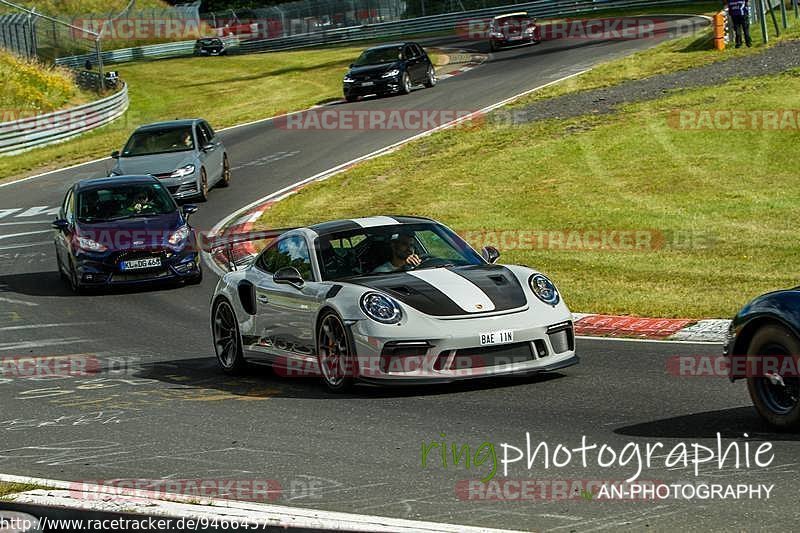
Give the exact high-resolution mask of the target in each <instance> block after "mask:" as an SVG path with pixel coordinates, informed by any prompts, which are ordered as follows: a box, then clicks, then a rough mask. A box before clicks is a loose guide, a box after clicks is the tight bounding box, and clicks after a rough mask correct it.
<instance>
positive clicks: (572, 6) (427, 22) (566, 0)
mask: <svg viewBox="0 0 800 533" xmlns="http://www.w3.org/2000/svg"><path fill="white" fill-rule="evenodd" d="M693 3H694V2H693V1H692V0H535V1H533V2H526V3H521V4H512V5H505V6H500V7H491V8H486V9H477V10H472V11H458V12H453V13H447V14H444V15H433V16H428V17H419V18H413V19H407V20H399V21H394V22H383V23H377V24H368V25H364V26H351V27H345V28H333V29H326V30H320V31H316V32H311V33H304V34H299V35H292V36H289V37H277V38H272V39H253V40H242V41H239V42H238V44H237V40H231V41H230V42H229V46H230V47H232V49H231V50H230V52H231V53H241V54H248V53H257V52H271V51H278V50H292V49H298V48H306V47H311V46H320V45H326V44H336V43H346V42H357V41H365V40H370V39H384V38H386V39H389V38H394V37H401V36H405V35H421V34H426V33H436V32H441V31H447V30H455V28H456V25H457V24H458V23H459V22H464V21H468V20H470V19H484V18H490V17H493V16H495V15H499V14H501V13H508V12H512V11H528V12H529V13H531V14H533V15H534V16H536V17H539V18H553V17H564V16H570V15H577V14H585V13H591V12H593V11H600V10H608V9H627V8H634V9H635V8H640V7H653V6H656V7H657V6H672V5H691V4H693ZM193 51H194V41H181V42H175V43H169V44H159V45H151V46H140V47H136V48H124V49H120V50H110V51H107V52H103V54H102V56H103V62H104V63H121V62H126V61H135V60H137V59H145V58H147V59H163V58H170V57H186V56H189V55H191V54H192V52H193ZM91 57H92V56H91V55H90V54H87V55H80V56H72V57H62V58H58V59H57V60H56V64H58V65H63V66H69V67H73V68H77V67H80V66H81V65H83V64H84V63H85V61H86V60H87V59H91Z"/></svg>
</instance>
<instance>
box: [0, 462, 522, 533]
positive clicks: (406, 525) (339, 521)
mask: <svg viewBox="0 0 800 533" xmlns="http://www.w3.org/2000/svg"><path fill="white" fill-rule="evenodd" d="M0 481H6V482H9V483H26V484H34V485H39V486H43V487H51V488H48V489H36V490H30V491H26V492H22V493H17V494H12V495H8V496H6V497H5V498H6V499H7V500H8V501H12V502H14V503H23V504H32V505H44V506H48V507H61V508H66V509H79V510H85V511H104V512H112V513H117V512H118V513H125V514H128V513H131V514H140V515H145V516H158V517H163V518H173V519H180V518H184V519H192V520H195V521H200V520H207V521H209V522H211V521H213V520H216V521H218V522H220V521H228V522H233V523H235V524H238V525H239V526H240V527H242V529H249V528H263V529H267V528H273V527H283V528H287V530H288V529H291V528H302V529H319V530H326V531H375V532H390V531H396V532H403V533H406V532H408V533H410V532H420V533H428V532H430V533H434V532H440V531H441V532H452V533H456V532H462V531H463V532H466V533H479V532H484V531H485V532H497V533H500V532H508V531H511V530H503V529H488V528H483V527H470V526H463V525H457V524H448V523H443V522H427V521H422V520H408V519H401V518H389V517H384V516H374V515H362V514H355V513H344V512H336V511H321V510H315V509H306V508H302V507H289V506H284V505H273V504H267V503H256V502H242V501H236V500H227V499H219V498H208V499H206V498H202V499H201V500H200V501H199V502H198V499H197V497H195V496H188V495H181V494H174V495H173V494H169V495H167V494H164V495H163V497H162V495H161V494H159V498H152V497H146V496H145V495H144V494H142V491H137V490H135V489H121V488H118V487H104V486H97V485H95V486H92V485H86V484H84V483H73V482H69V481H58V480H52V479H38V478H28V477H21V476H10V475H3V474H0ZM243 524H248V525H249V527H246V526H243ZM0 529H2V528H0ZM233 529H236V528H235V527H233Z"/></svg>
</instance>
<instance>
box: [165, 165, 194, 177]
mask: <svg viewBox="0 0 800 533" xmlns="http://www.w3.org/2000/svg"><path fill="white" fill-rule="evenodd" d="M192 174H194V165H186V166H185V167H181V168H179V169H178V170H176V171H175V172H173V173H172V174H170V175H169V177H170V178H182V177H184V176H191V175H192Z"/></svg>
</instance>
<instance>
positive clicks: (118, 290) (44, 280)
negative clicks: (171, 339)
mask: <svg viewBox="0 0 800 533" xmlns="http://www.w3.org/2000/svg"><path fill="white" fill-rule="evenodd" d="M182 287H183V284H181V283H180V282H169V283H167V282H162V283H149V284H144V285H134V286H130V287H113V288H109V289H103V290H98V289H93V290H87V291H86V294H84V295H80V296H78V295H76V294H75V293H74V292H72V290H71V289H70V288H69V287H67V285H66V283H64V282H63V281H62V280H61V278H60V277H59V275H58V272H56V271H52V272H29V273H25V274H8V275H2V276H0V295H1V294H3V293H9V294H19V295H25V296H64V297H73V298H83V297H84V296H89V297H91V296H110V295H115V294H135V293H145V292H155V291H159V292H160V291H165V290H174V289H180V288H182Z"/></svg>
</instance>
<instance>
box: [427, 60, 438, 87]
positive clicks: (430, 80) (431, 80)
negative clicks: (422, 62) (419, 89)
mask: <svg viewBox="0 0 800 533" xmlns="http://www.w3.org/2000/svg"><path fill="white" fill-rule="evenodd" d="M435 85H436V69H435V68H433V65H430V66H429V67H428V77H427V78H426V79H425V87H427V88H429V89H430V88H431V87H434V86H435Z"/></svg>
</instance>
